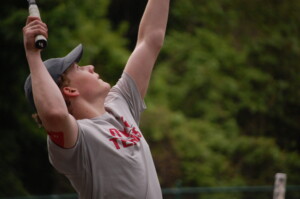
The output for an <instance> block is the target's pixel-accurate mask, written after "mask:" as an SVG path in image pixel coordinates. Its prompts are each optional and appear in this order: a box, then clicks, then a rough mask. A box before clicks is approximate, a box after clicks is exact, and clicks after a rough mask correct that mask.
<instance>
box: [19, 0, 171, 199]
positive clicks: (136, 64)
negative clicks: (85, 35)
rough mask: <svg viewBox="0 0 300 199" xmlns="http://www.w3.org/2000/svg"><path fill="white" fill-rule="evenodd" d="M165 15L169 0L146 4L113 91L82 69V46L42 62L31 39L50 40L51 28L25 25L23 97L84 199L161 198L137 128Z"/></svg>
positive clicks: (32, 20)
mask: <svg viewBox="0 0 300 199" xmlns="http://www.w3.org/2000/svg"><path fill="white" fill-rule="evenodd" d="M168 11H169V0H148V3H147V6H146V9H145V12H144V15H143V17H142V20H141V23H140V27H139V32H138V39H137V44H136V47H135V49H134V51H133V53H132V54H131V56H130V58H129V60H128V62H127V64H126V66H125V69H124V72H123V75H122V77H121V78H120V80H119V81H118V83H117V84H116V85H115V86H114V87H112V88H111V87H110V85H109V84H108V83H106V82H104V81H102V80H101V78H100V76H99V75H98V74H97V73H95V72H94V66H92V65H87V66H82V67H80V66H79V65H78V62H79V60H80V58H81V55H82V45H78V46H77V47H76V48H75V49H73V50H72V51H71V52H70V53H69V54H68V55H67V56H65V57H63V58H54V59H49V60H47V61H45V62H43V61H42V59H41V56H40V50H38V49H36V48H35V47H34V38H35V36H36V35H39V34H42V35H44V36H45V37H47V36H48V35H47V26H46V25H45V24H44V23H43V22H41V21H40V20H39V19H38V18H36V17H28V19H27V23H26V26H25V27H24V28H23V34H24V46H25V51H26V56H27V61H28V64H29V69H30V73H31V74H30V76H29V77H28V78H27V80H26V82H25V93H26V96H27V98H28V100H29V101H30V102H31V103H32V104H33V106H34V108H35V109H36V110H37V113H38V116H39V118H40V120H41V122H42V124H43V127H44V128H45V130H46V132H47V133H48V152H49V159H50V162H51V163H52V165H53V166H54V167H55V168H56V169H57V170H58V171H59V172H61V173H63V174H64V175H65V176H66V177H67V178H68V179H69V180H70V182H71V184H72V185H73V187H74V189H75V190H76V191H77V192H78V194H79V198H82V199H91V198H92V199H101V198H111V199H118V198H121V199H126V198H136V199H142V198H147V199H159V198H162V193H161V188H160V185H159V181H158V178H157V174H156V170H155V167H154V163H153V160H152V156H151V152H150V150H149V147H148V145H147V142H146V141H145V139H144V137H143V135H142V133H141V131H140V129H139V127H138V124H139V120H140V115H141V112H142V111H143V110H144V109H145V105H144V101H143V98H144V97H145V95H146V92H147V88H148V83H149V80H150V76H151V72H152V69H153V66H154V64H155V61H156V59H157V56H158V53H159V51H160V48H161V47H162V44H163V41H164V36H165V31H166V24H167V18H168Z"/></svg>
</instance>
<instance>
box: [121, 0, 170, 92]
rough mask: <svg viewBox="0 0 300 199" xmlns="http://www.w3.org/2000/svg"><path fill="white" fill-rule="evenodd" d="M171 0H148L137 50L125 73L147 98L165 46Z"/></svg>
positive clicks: (141, 23) (131, 57)
mask: <svg viewBox="0 0 300 199" xmlns="http://www.w3.org/2000/svg"><path fill="white" fill-rule="evenodd" d="M169 4H170V0H148V3H147V6H146V9H145V11H144V14H143V17H142V20H141V22H140V26H139V32H138V39H137V43H136V46H135V49H134V51H133V53H132V54H131V56H130V57H129V60H128V62H127V64H126V66H125V69H124V71H125V72H126V73H127V74H128V75H130V76H131V78H133V79H134V80H135V82H136V84H137V87H138V90H139V92H140V94H141V96H142V98H144V97H145V95H146V93H147V89H148V85H149V81H150V77H151V73H152V69H153V67H154V64H155V61H156V59H157V56H158V54H159V51H160V49H161V47H162V45H163V42H164V38H165V32H166V26H167V21H168V13H169Z"/></svg>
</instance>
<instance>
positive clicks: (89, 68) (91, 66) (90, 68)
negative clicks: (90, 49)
mask: <svg viewBox="0 0 300 199" xmlns="http://www.w3.org/2000/svg"><path fill="white" fill-rule="evenodd" d="M86 68H87V70H88V71H89V72H91V73H94V69H95V67H94V66H93V65H88V66H86Z"/></svg>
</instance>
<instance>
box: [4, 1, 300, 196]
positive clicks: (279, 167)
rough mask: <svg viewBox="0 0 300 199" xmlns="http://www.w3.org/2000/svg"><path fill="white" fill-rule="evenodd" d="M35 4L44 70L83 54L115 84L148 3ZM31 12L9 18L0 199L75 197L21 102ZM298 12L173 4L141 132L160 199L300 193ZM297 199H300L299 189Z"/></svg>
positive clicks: (10, 12)
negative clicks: (281, 188) (43, 35)
mask: <svg viewBox="0 0 300 199" xmlns="http://www.w3.org/2000/svg"><path fill="white" fill-rule="evenodd" d="M37 3H38V5H39V8H40V12H41V16H42V19H43V21H44V22H45V23H47V25H48V28H49V39H48V47H47V48H46V49H45V50H44V52H43V54H42V55H43V59H47V58H51V57H60V56H64V55H65V54H66V53H67V52H69V51H70V50H71V49H72V48H73V47H75V46H76V45H77V44H78V43H82V44H83V45H84V56H83V59H82V61H81V62H80V64H82V65H85V64H94V65H95V67H96V71H97V72H98V73H100V74H101V76H102V77H103V79H104V80H106V81H108V82H110V83H111V84H114V83H115V82H116V81H117V80H118V78H119V77H120V75H121V73H122V69H123V67H124V64H125V63H126V60H127V58H128V56H129V55H130V52H131V51H132V50H133V48H134V46H135V42H136V36H137V30H138V25H139V24H138V23H139V20H140V18H141V16H142V13H143V11H144V8H145V5H146V3H147V1H146V0H81V1H79V0H38V2H37ZM27 7H28V4H27V1H26V0H10V1H3V2H2V3H1V7H0V10H1V12H0V16H1V17H0V44H1V50H0V62H1V72H0V81H1V86H0V89H1V92H0V93H1V98H0V100H1V101H0V113H1V115H0V117H1V120H0V121H1V130H0V197H12V196H30V195H52V194H73V193H74V190H73V189H72V188H71V186H70V185H69V182H68V181H67V180H66V179H65V177H64V176H62V175H60V174H58V173H57V172H56V171H55V170H54V169H53V168H52V166H51V165H50V164H49V161H48V156H47V147H46V134H45V132H44V131H43V129H39V128H38V127H37V126H36V124H35V122H34V121H33V120H32V118H31V114H32V113H33V112H32V110H31V109H30V107H29V105H28V104H27V101H26V99H25V97H24V91H23V85H24V81H25V79H26V77H27V75H28V73H29V69H28V66H27V62H26V58H25V54H24V48H23V41H22V28H23V26H24V24H25V22H26V18H27V15H28V10H27ZM299 10H300V1H299V0H289V1H282V0H251V1H249V0H171V9H170V18H169V24H168V30H167V35H166V40H165V44H164V47H163V49H162V51H161V54H160V56H159V59H158V62H157V64H156V67H155V69H154V72H153V76H152V80H151V84H150V90H149V92H148V95H147V97H146V104H147V106H148V109H147V110H146V111H145V113H144V115H143V118H142V122H141V129H142V131H143V134H144V136H145V137H146V139H147V140H148V143H149V145H150V147H151V149H152V154H153V158H154V161H155V164H156V168H157V172H158V175H159V179H160V182H161V186H162V188H163V189H169V188H174V187H241V186H272V185H273V184H274V175H275V173H277V172H283V173H286V174H287V178H288V179H287V184H288V185H300V89H299V88H300V78H299V74H300V65H299V60H300V15H299ZM269 191H270V190H269ZM165 193H166V195H165V197H166V198H167V197H168V196H167V192H165ZM288 194H290V195H289V198H290V199H292V198H294V199H296V198H298V199H299V198H300V190H299V189H298V190H296V191H295V190H294V191H293V192H290V193H288ZM271 196H272V191H270V193H268V194H261V196H260V195H258V193H256V194H252V196H250V195H249V194H241V193H239V194H235V195H234V196H230V195H227V196H226V197H225V196H219V197H218V198H221V197H222V198H225V199H229V198H230V199H232V198H237V199H242V198H243V199H246V198H256V199H262V198H270V197H271ZM190 198H210V199H211V198H212V197H210V196H206V195H205V194H204V195H202V196H199V195H197V196H191V197H190Z"/></svg>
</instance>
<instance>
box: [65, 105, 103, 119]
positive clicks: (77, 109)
mask: <svg viewBox="0 0 300 199" xmlns="http://www.w3.org/2000/svg"><path fill="white" fill-rule="evenodd" d="M105 112H106V110H105V107H104V100H99V101H97V102H95V103H87V102H75V101H74V102H71V107H70V113H71V114H72V115H73V116H74V118H75V119H76V120H80V119H90V118H94V117H99V116H101V115H103V114H104V113H105Z"/></svg>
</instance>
